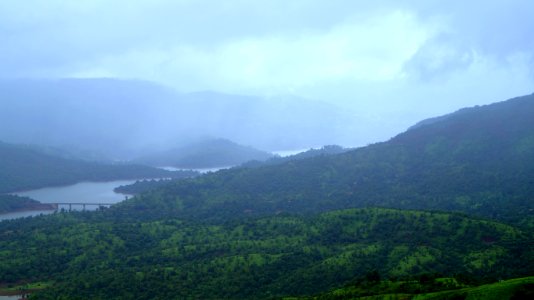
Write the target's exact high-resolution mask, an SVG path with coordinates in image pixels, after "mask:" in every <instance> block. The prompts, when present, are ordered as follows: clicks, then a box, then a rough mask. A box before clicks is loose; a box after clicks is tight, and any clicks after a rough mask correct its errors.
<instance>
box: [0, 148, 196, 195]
mask: <svg viewBox="0 0 534 300" xmlns="http://www.w3.org/2000/svg"><path fill="white" fill-rule="evenodd" d="M191 175H194V174H191V172H185V171H184V172H181V171H178V172H170V171H165V170H161V169H156V168H151V167H147V166H141V165H126V164H114V165H111V164H104V163H96V162H87V161H79V160H71V159H65V158H61V157H56V156H52V155H48V154H45V153H42V152H40V151H38V150H36V149H33V148H29V147H25V146H18V145H11V144H6V143H1V142H0V193H6V192H14V191H20V190H26V189H34V188H40V187H46V186H54V185H63V184H72V183H76V182H79V181H108V180H117V179H139V178H159V177H175V178H183V177H189V176H191Z"/></svg>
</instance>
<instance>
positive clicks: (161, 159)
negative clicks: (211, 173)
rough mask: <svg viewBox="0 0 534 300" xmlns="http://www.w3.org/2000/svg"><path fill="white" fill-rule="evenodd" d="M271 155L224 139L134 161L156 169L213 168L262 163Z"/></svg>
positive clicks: (199, 143)
mask: <svg viewBox="0 0 534 300" xmlns="http://www.w3.org/2000/svg"><path fill="white" fill-rule="evenodd" d="M270 157H272V154H270V153H267V152H264V151H260V150H257V149H254V148H252V147H246V146H241V145H238V144H236V143H234V142H232V141H229V140H225V139H212V140H205V141H202V142H198V143H194V144H190V145H187V146H183V147H180V148H176V149H172V150H169V151H165V152H162V153H158V154H154V155H150V156H146V157H142V158H139V159H138V160H136V161H137V162H139V163H145V164H148V165H151V166H157V167H167V166H168V167H176V168H215V167H228V166H236V165H239V164H242V163H244V162H247V161H251V160H258V161H264V160H266V159H268V158H270Z"/></svg>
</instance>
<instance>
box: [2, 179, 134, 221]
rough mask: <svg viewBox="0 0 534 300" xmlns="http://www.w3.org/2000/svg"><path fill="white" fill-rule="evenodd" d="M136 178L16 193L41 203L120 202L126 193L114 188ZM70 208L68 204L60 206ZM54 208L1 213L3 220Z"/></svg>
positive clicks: (34, 214)
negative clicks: (118, 191)
mask: <svg viewBox="0 0 534 300" xmlns="http://www.w3.org/2000/svg"><path fill="white" fill-rule="evenodd" d="M134 182H135V180H117V181H108V182H80V183H76V184H73V185H67V186H58V187H47V188H41V189H36V190H30V191H24V192H17V193H14V194H15V195H18V196H24V197H29V198H32V199H34V200H37V201H39V202H41V203H62V202H63V203H64V202H78V203H109V204H114V203H118V202H120V201H122V200H124V199H125V198H126V196H125V195H122V194H118V193H115V192H114V191H113V189H114V188H116V187H118V186H121V185H127V184H132V183H134ZM59 208H60V209H61V208H65V209H68V206H61V205H60V207H59ZM72 209H78V210H81V209H82V206H73V207H72ZM86 209H87V210H94V209H97V206H87V207H86ZM52 212H53V211H52V210H47V211H23V212H14V213H7V214H1V215H0V221H1V220H8V219H15V218H21V217H28V216H36V215H39V214H49V213H52Z"/></svg>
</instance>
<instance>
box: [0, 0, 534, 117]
mask: <svg viewBox="0 0 534 300" xmlns="http://www.w3.org/2000/svg"><path fill="white" fill-rule="evenodd" d="M375 3H380V4H375ZM532 16H534V1H529V0H523V1H521V0H480V1H478V0H472V1H465V0H457V1H455V0H448V1H432V0H421V1H399V0H391V1H387V0H386V1H369V0H364V1H359V0H254V1H253V0H139V1H135V0H114V1H109V0H105V1H104V0H91V1H89V0H87V1H85V0H76V1H68V0H64V1H59V0H26V1H20V0H2V1H0V38H1V42H0V77H4V78H11V77H39V78H50V77H52V78H58V77H118V78H137V79H146V80H152V81H156V82H160V83H163V84H166V85H169V86H172V87H174V88H176V89H177V90H179V91H181V92H190V91H197V90H215V91H221V92H231V93H240V94H253V95H264V96H265V95H277V94H293V95H299V96H303V97H307V98H312V99H316V100H322V101H327V102H333V103H337V104H339V105H347V106H350V107H352V108H354V109H355V110H357V111H359V112H360V113H362V114H364V113H365V114H367V115H368V116H370V117H374V118H377V119H384V120H389V118H391V117H393V118H400V117H399V116H402V118H404V119H403V120H405V122H406V124H408V123H411V122H413V121H416V120H418V119H420V118H422V117H430V116H434V115H437V114H441V113H446V112H449V111H451V110H455V109H457V108H460V107H464V106H472V105H476V104H485V103H490V102H495V101H499V100H505V99H507V98H510V97H513V96H519V95H523V94H530V93H532V92H534V79H533V78H534V76H533V67H534V53H533V51H534V17H532ZM401 123H402V122H401ZM399 124H400V123H399Z"/></svg>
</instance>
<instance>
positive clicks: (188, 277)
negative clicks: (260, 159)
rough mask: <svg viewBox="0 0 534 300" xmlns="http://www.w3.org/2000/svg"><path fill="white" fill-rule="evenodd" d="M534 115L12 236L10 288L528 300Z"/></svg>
mask: <svg viewBox="0 0 534 300" xmlns="http://www.w3.org/2000/svg"><path fill="white" fill-rule="evenodd" d="M533 115H534V95H531V96H527V97H522V98H517V99H513V100H510V101H507V102H503V103H498V104H494V105H489V106H484V107H477V108H472V109H465V110H461V111H460V112H457V113H454V114H451V115H447V116H445V117H441V118H437V119H433V120H429V121H425V122H423V123H421V124H419V125H418V126H415V127H414V128H412V129H411V130H409V131H407V132H405V133H402V134H400V135H398V136H396V137H395V138H393V139H391V140H390V141H388V142H385V143H379V144H375V145H371V146H368V147H364V148H360V149H356V150H352V151H349V152H345V153H341V154H337V155H316V156H313V157H310V158H306V159H299V160H289V161H286V162H283V163H279V164H272V165H269V164H263V165H254V166H245V167H241V168H232V169H228V170H221V171H219V172H217V173H211V174H207V175H203V176H198V177H195V178H189V179H184V180H179V181H172V182H169V183H167V182H162V183H161V186H160V187H158V188H156V189H149V190H146V191H145V192H143V193H141V194H140V195H138V196H135V197H134V198H133V199H131V200H127V201H124V202H122V203H120V204H117V205H114V206H113V207H111V208H109V209H100V210H99V211H96V212H72V213H55V214H52V215H48V216H39V217H34V218H27V219H22V220H9V221H4V222H1V223H0V285H2V286H4V285H7V284H11V285H16V284H17V283H19V282H43V281H45V282H53V284H52V285H51V286H50V287H49V288H47V289H44V290H42V291H39V292H36V293H35V294H33V295H32V296H33V297H35V298H38V299H61V298H63V299H140V298H141V299H147V298H150V299H176V298H178V299H273V298H275V299H276V298H283V297H308V298H314V297H315V298H317V299H321V298H324V299H350V298H357V297H366V298H364V299H410V298H413V297H418V298H417V299H464V298H466V297H467V299H471V298H472V299H479V298H491V297H493V298H504V299H506V298H510V299H516V298H519V299H520V298H521V297H523V298H529V295H531V294H532V277H528V278H523V279H516V280H511V281H504V282H499V280H507V279H510V278H517V277H525V276H533V275H534V247H533V241H534V230H533V229H534V227H533V226H532V224H534V221H533V220H534V218H533V216H534V202H533V201H532V199H533V198H532V195H534V147H533V146H532V145H534V143H532V141H533V136H534V133H533V130H534V118H532V116H533ZM146 185H147V186H148V187H152V186H153V185H156V183H147V184H146ZM157 185H159V183H157ZM137 187H138V188H139V189H140V190H142V189H144V188H142V183H140V184H138V185H137ZM361 207H364V208H361ZM371 207H373V208H371ZM378 207H380V208H378ZM444 211H446V212H444Z"/></svg>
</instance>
